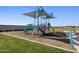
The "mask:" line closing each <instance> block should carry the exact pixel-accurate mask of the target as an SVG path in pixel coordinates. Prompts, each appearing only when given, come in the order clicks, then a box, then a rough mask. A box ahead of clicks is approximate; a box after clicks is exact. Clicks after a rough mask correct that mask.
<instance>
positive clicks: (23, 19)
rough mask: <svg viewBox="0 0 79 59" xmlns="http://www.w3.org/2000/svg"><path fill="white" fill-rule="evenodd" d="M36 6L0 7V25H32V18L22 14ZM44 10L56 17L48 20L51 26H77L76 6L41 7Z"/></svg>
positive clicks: (78, 9) (34, 8)
mask: <svg viewBox="0 0 79 59" xmlns="http://www.w3.org/2000/svg"><path fill="white" fill-rule="evenodd" d="M36 7H37V6H0V25H27V24H33V20H34V19H33V18H31V17H28V16H25V15H23V13H27V12H31V11H34V10H36ZM43 8H44V10H45V11H47V12H49V13H53V15H54V16H55V17H56V18H54V19H50V23H51V24H52V25H53V26H79V7H78V6H43Z"/></svg>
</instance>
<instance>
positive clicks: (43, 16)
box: [24, 7, 54, 34]
mask: <svg viewBox="0 0 79 59" xmlns="http://www.w3.org/2000/svg"><path fill="white" fill-rule="evenodd" d="M24 15H26V16H30V17H32V18H34V28H33V32H36V33H37V34H39V33H40V30H39V29H42V30H43V31H46V32H47V31H49V24H50V22H49V19H51V18H54V17H53V14H52V13H48V12H46V11H45V10H44V9H43V8H42V7H37V8H36V10H35V11H32V12H28V13H24Z"/></svg>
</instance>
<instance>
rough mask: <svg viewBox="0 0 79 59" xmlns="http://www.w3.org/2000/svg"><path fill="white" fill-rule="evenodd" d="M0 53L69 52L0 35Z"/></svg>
mask: <svg viewBox="0 0 79 59" xmlns="http://www.w3.org/2000/svg"><path fill="white" fill-rule="evenodd" d="M0 52H2V53H3V52H10V53H22V52H27V53H52V52H57V53H65V52H69V51H65V50H61V49H57V48H53V47H49V46H46V45H42V44H38V43H34V42H30V41H27V40H23V39H20V38H15V37H11V36H7V35H3V34H0Z"/></svg>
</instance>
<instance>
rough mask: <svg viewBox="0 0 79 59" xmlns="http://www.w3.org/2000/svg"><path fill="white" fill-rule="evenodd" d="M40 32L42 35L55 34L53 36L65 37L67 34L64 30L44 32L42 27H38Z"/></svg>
mask: <svg viewBox="0 0 79 59" xmlns="http://www.w3.org/2000/svg"><path fill="white" fill-rule="evenodd" d="M39 30H40V31H41V32H42V33H43V36H55V37H67V35H66V34H65V33H64V32H49V33H45V31H43V30H42V29H39Z"/></svg>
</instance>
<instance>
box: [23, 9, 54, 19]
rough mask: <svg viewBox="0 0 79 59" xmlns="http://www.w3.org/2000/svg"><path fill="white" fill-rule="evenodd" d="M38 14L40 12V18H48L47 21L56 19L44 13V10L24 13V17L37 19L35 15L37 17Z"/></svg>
mask: <svg viewBox="0 0 79 59" xmlns="http://www.w3.org/2000/svg"><path fill="white" fill-rule="evenodd" d="M37 12H39V17H41V16H46V17H45V19H50V18H54V17H53V16H52V15H50V14H48V13H47V12H46V11H44V9H41V10H36V11H32V12H28V13H24V15H26V16H29V17H32V18H35V15H36V13H37Z"/></svg>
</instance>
